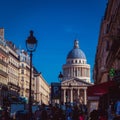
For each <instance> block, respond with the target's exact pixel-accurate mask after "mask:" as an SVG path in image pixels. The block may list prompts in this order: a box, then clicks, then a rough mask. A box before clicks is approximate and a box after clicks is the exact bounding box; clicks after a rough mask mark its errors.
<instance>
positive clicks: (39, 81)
mask: <svg viewBox="0 0 120 120" xmlns="http://www.w3.org/2000/svg"><path fill="white" fill-rule="evenodd" d="M34 80H35V84H34V85H35V92H34V100H35V101H36V102H37V103H39V104H42V103H44V104H46V105H48V104H49V102H50V86H49V85H48V83H47V82H46V81H45V79H44V77H43V76H42V74H41V73H39V72H38V71H37V69H36V68H35V67H34Z"/></svg>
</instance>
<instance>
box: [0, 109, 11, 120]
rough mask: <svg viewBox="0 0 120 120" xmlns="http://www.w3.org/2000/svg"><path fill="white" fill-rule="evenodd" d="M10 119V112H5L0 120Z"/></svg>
mask: <svg viewBox="0 0 120 120" xmlns="http://www.w3.org/2000/svg"><path fill="white" fill-rule="evenodd" d="M9 119H10V117H9V114H8V112H7V111H6V110H3V111H2V114H1V117H0V120H9Z"/></svg>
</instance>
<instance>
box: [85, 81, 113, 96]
mask: <svg viewBox="0 0 120 120" xmlns="http://www.w3.org/2000/svg"><path fill="white" fill-rule="evenodd" d="M112 86H115V81H108V82H104V83H101V84H97V85H92V86H89V87H88V89H87V96H101V95H104V94H107V93H108V92H109V88H110V87H112Z"/></svg>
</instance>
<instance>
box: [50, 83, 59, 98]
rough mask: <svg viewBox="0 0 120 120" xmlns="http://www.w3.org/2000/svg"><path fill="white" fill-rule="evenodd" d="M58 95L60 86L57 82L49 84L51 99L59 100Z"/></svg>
mask: <svg viewBox="0 0 120 120" xmlns="http://www.w3.org/2000/svg"><path fill="white" fill-rule="evenodd" d="M60 95H61V84H60V83H57V82H54V83H51V98H52V99H60Z"/></svg>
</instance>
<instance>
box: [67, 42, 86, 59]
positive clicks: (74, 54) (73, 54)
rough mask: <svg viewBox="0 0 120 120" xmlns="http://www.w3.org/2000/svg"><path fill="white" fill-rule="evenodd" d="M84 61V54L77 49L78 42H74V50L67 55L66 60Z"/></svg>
mask: <svg viewBox="0 0 120 120" xmlns="http://www.w3.org/2000/svg"><path fill="white" fill-rule="evenodd" d="M75 58H77V59H86V56H85V54H84V52H83V51H82V50H81V49H80V48H79V42H78V40H75V41H74V48H73V49H72V50H71V51H70V52H69V53H68V55H67V59H75Z"/></svg>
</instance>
